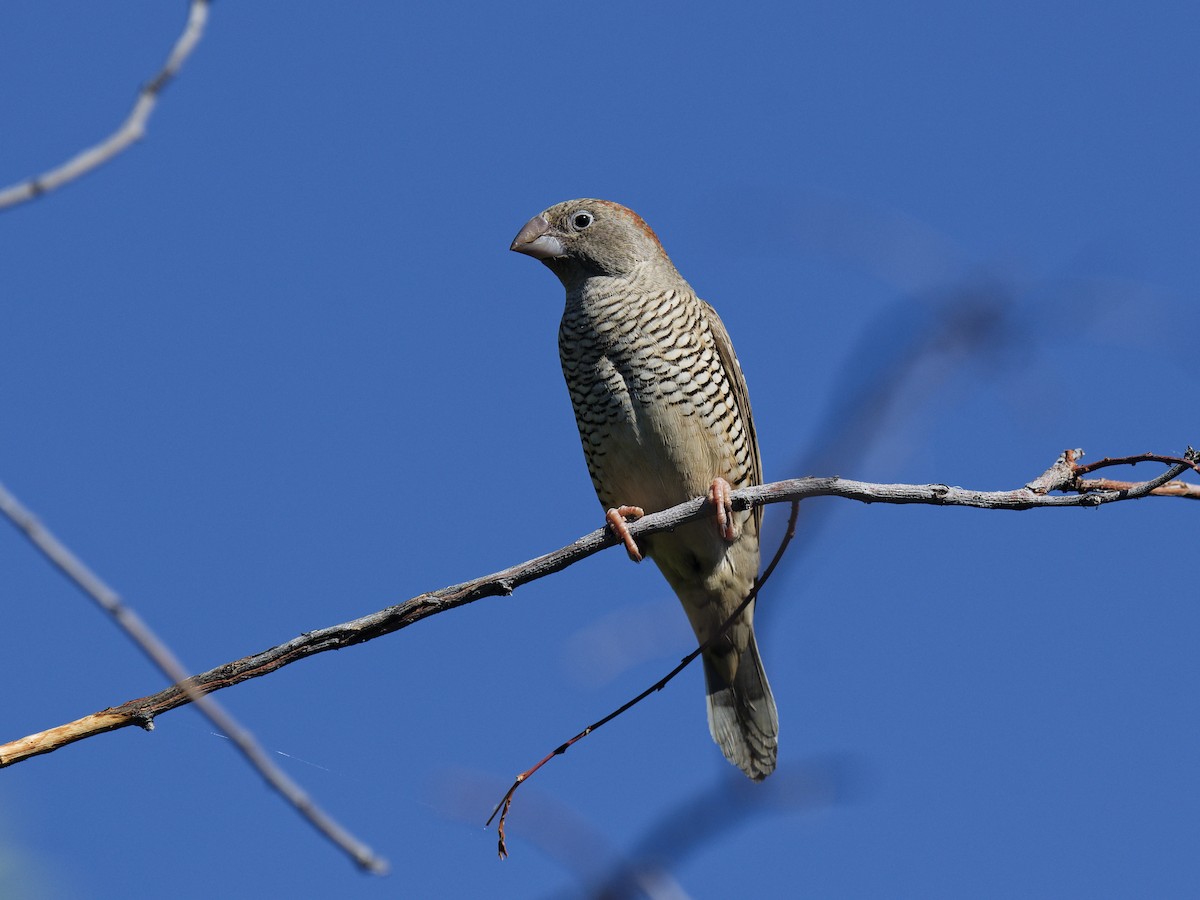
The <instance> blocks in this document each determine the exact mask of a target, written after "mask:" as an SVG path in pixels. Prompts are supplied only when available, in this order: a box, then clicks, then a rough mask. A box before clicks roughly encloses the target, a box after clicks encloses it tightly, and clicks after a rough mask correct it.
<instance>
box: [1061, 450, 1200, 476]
mask: <svg viewBox="0 0 1200 900" xmlns="http://www.w3.org/2000/svg"><path fill="white" fill-rule="evenodd" d="M1075 452H1077V453H1079V454H1081V455H1082V452H1083V451H1075ZM1140 462H1156V463H1163V464H1164V465H1168V466H1180V465H1182V466H1187V467H1188V468H1191V469H1194V470H1195V471H1197V472H1200V457H1198V456H1197V453H1196V451H1195V450H1193V449H1192V448H1191V447H1188V448H1187V450H1186V451H1184V454H1183V456H1163V455H1161V454H1158V453H1136V454H1134V455H1133V456H1106V457H1104V459H1098V460H1096V461H1095V462H1094V463H1088V464H1087V465H1082V466H1075V475H1076V476H1080V475H1087V474H1088V473H1090V472H1095V471H1096V470H1097V469H1105V468H1108V467H1109V466H1135V465H1137V464H1138V463H1140Z"/></svg>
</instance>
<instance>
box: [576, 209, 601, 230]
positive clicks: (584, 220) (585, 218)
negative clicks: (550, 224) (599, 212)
mask: <svg viewBox="0 0 1200 900" xmlns="http://www.w3.org/2000/svg"><path fill="white" fill-rule="evenodd" d="M594 221H596V217H595V216H593V215H592V214H591V213H590V212H587V211H586V210H584V211H581V212H577V213H575V215H573V216H571V227H572V228H574V229H575V230H576V231H583V229H585V228H587V227H588V226H589V225H591V224H592V223H593V222H594Z"/></svg>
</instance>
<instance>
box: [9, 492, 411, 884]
mask: <svg viewBox="0 0 1200 900" xmlns="http://www.w3.org/2000/svg"><path fill="white" fill-rule="evenodd" d="M0 513H3V514H4V515H5V516H6V517H7V518H8V520H9V521H10V522H12V523H13V524H14V525H15V526H16V527H17V528H18V529H20V530H21V531H22V532H24V534H25V536H26V537H27V538H29V540H30V542H31V543H32V544H33V545H34V546H35V547H36V548H37V549H38V550H40V551H41V552H42V554H43V555H44V556H45V557H46V558H47V559H48V560H49V561H50V562H51V563H53V564H54V566H56V567H57V568H58V570H59V571H60V572H62V573H63V574H64V575H66V576H67V578H69V579H70V580H71V581H72V582H74V583H75V585H76V586H77V587H78V588H79V589H80V590H81V591H83V592H84V593H85V594H87V595H88V596H89V597H91V599H92V600H94V601H95V602H96V604H97V605H98V606H99V607H100V608H101V609H103V610H104V611H105V612H106V613H108V614H109V615H110V616H111V617H112V618H113V620H114V621H115V622H116V624H117V626H118V627H120V628H121V630H122V631H124V632H125V633H126V634H127V635H128V636H129V637H130V639H131V640H133V642H134V643H135V644H137V646H138V648H139V649H140V650H141V651H142V652H143V653H145V654H146V656H148V657H149V658H150V660H151V662H153V663H154V664H155V665H156V666H158V668H159V670H161V671H162V673H163V674H164V675H166V676H167V677H168V678H169V679H171V681H173V682H175V683H176V686H177V688H178V689H179V690H180V691H181V696H183V697H184V698H185V699H186V701H187V702H191V703H195V704H196V706H197V707H198V708H199V709H200V711H201V712H202V713H203V714H204V715H205V716H207V717H208V720H209V721H210V722H212V724H213V726H214V727H216V728H218V729H220V730H221V732H223V733H224V734H225V736H226V737H228V738H229V739H230V741H232V742H233V745H234V746H235V747H236V748H237V749H238V750H239V751H240V752H241V754H242V756H244V757H245V758H246V761H247V762H249V763H250V765H251V766H253V767H254V768H255V770H257V772H258V774H259V775H261V776H262V777H263V779H264V780H265V781H266V782H267V784H268V785H269V786H270V787H272V788H273V789H274V790H275V791H276V792H278V793H279V794H280V795H281V796H282V797H283V798H284V799H285V800H286V801H287V802H288V803H290V804H291V805H292V806H293V807H294V808H295V809H296V811H297V812H298V813H300V815H302V816H304V818H306V819H308V821H309V822H310V823H311V824H312V825H313V827H315V828H316V829H317V830H318V831H319V832H320V833H321V834H323V835H324V836H325V837H326V838H328V839H329V840H330V841H332V842H333V843H334V844H335V845H336V846H337V847H338V848H339V849H341V850H342V851H343V852H344V853H346V854H347V855H348V856H350V858H351V859H353V860H354V862H355V863H356V864H357V865H358V866H359V867H361V868H363V869H366V870H367V871H369V872H374V873H375V874H377V875H382V874H384V873H385V872H386V871H387V861H386V860H384V859H382V858H380V857H378V856H376V855H375V854H374V852H372V850H371V849H370V848H369V847H367V846H366V845H365V844H363V843H362V842H361V841H359V840H357V839H356V838H355V837H354V836H353V835H352V834H350V832H348V831H346V829H345V828H343V827H342V826H341V825H339V824H338V823H337V822H336V821H334V820H333V819H332V818H331V817H330V816H329V815H328V814H327V813H325V812H324V811H323V810H322V809H321V808H320V807H318V806H317V805H316V804H315V803H314V802H313V801H312V799H311V798H310V797H309V796H308V794H306V793H305V792H304V790H303V789H302V788H301V787H300V785H298V784H296V782H294V781H293V780H292V779H291V778H289V777H288V776H287V774H285V773H284V771H283V770H282V769H280V768H279V767H278V766H276V765H275V764H274V763H273V762H272V761H271V758H270V757H269V756H268V755H267V753H266V751H265V750H263V748H262V746H261V745H260V744H259V743H258V741H257V740H256V739H255V738H254V736H253V735H252V734H251V733H250V732H249V731H247V730H246V729H245V728H243V727H242V726H241V725H240V724H239V723H238V721H237V720H236V719H234V717H233V716H232V715H230V714H229V713H228V712H226V710H225V709H224V708H223V707H222V706H220V705H219V704H218V703H217V701H215V700H213V699H212V698H211V697H206V696H204V693H205V692H204V691H202V690H200V689H198V688H197V687H195V686H194V685H193V684H191V683H190V682H189V679H188V672H187V669H185V668H184V667H183V664H182V663H181V662H180V661H179V660H178V659H177V658H176V656H175V654H174V653H172V652H171V650H170V649H169V648H168V647H167V646H166V644H164V643H163V642H162V641H161V640H160V639H159V638H158V636H157V635H156V634H155V633H154V631H153V630H152V629H151V628H150V626H149V625H147V624H146V623H145V622H143V621H142V618H141V616H139V615H138V614H137V613H136V612H134V611H133V610H132V609H131V608H130V607H129V606H127V605H126V604H125V603H124V602H123V601H122V600H121V598H120V597H118V596H117V594H116V592H115V591H114V590H113V589H112V588H110V587H109V586H108V585H107V584H105V583H104V581H102V580H101V579H100V578H99V576H97V575H96V574H95V573H94V572H92V571H91V570H90V569H89V568H88V567H87V566H86V565H85V564H84V563H83V561H82V560H80V559H79V558H78V557H77V556H75V554H73V553H72V552H71V551H70V550H69V549H67V547H66V546H64V545H63V543H62V542H61V541H59V540H58V538H56V537H55V536H54V535H53V534H51V533H50V531H49V529H47V528H46V527H45V526H44V525H42V523H41V522H39V521H38V520H37V518H35V517H34V515H33V514H32V513H31V512H29V510H27V509H26V508H25V507H24V506H23V505H22V504H21V502H20V501H19V500H17V498H16V497H14V496H13V495H12V494H10V493H9V492H8V490H7V489H6V488H5V487H4V485H3V484H0ZM88 718H89V719H94V720H95V721H94V722H91V723H89V727H91V728H96V727H97V726H98V727H99V730H100V731H111V730H112V729H113V728H120V727H122V725H123V724H124V725H128V724H130V723H129V722H121V721H120V717H119V716H113V715H111V714H105V713H101V714H99V715H98V716H89V717H88ZM81 721H83V720H81ZM79 724H80V723H78V722H71V723H69V724H67V725H63V726H61V727H59V728H53V729H51V730H50V731H49V732H44V733H43V734H42V735H35V736H34V737H33V738H26V739H25V741H23V742H22V741H18V742H17V743H18V744H21V743H24V744H26V745H27V748H28V749H35V748H36V747H37V746H39V745H41V744H45V743H51V744H56V745H57V746H62V745H63V744H68V743H71V742H72V741H76V740H78V739H79V738H80V737H86V736H87V734H78V733H77V732H78V729H79ZM139 724H140V725H141V726H142V727H143V728H145V729H147V730H150V729H152V728H153V727H154V723H153V721H152V720H151V719H148V718H143V719H142V721H141V722H139ZM92 733H96V732H94V731H93V732H92ZM35 752H44V751H36V749H35ZM0 758H3V757H0Z"/></svg>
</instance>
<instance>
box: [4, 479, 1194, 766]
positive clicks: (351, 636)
mask: <svg viewBox="0 0 1200 900" xmlns="http://www.w3.org/2000/svg"><path fill="white" fill-rule="evenodd" d="M1188 468H1190V464H1189V463H1187V462H1186V461H1185V462H1184V463H1180V464H1178V465H1175V466H1172V467H1171V468H1170V469H1169V470H1168V471H1167V472H1164V473H1163V474H1162V475H1161V476H1159V477H1158V478H1156V479H1153V480H1152V481H1149V482H1144V483H1142V484H1140V485H1137V486H1135V488H1134V489H1119V490H1104V491H1089V492H1087V493H1083V494H1078V495H1075V494H1069V495H1045V494H1039V493H1037V492H1035V491H1033V490H1031V489H1030V488H1028V487H1022V488H1018V489H1016V490H1012V491H972V490H967V489H965V488H960V487H950V486H948V485H944V484H925V485H916V484H870V483H867V482H862V481H850V480H847V479H843V478H837V477H825V478H797V479H793V480H790V481H779V482H775V483H773V484H765V485H759V486H756V487H751V488H742V489H741V490H738V491H734V492H733V494H732V495H731V496H732V500H733V504H734V508H735V509H739V510H743V509H749V508H750V507H752V506H761V505H763V504H766V503H780V502H784V501H788V502H790V501H793V500H803V499H805V498H808V497H843V498H846V499H849V500H857V501H859V502H861V503H892V504H924V505H933V506H966V507H974V508H978V509H1009V510H1024V509H1046V508H1051V507H1054V508H1059V507H1093V506H1099V505H1102V504H1106V503H1114V502H1119V501H1123V500H1132V499H1136V498H1138V497H1142V496H1145V495H1146V494H1147V493H1149V492H1150V491H1153V490H1154V489H1156V488H1159V487H1161V486H1163V485H1165V484H1167V483H1168V482H1170V481H1172V480H1173V479H1175V478H1177V477H1178V476H1179V475H1180V474H1182V473H1183V472H1184V471H1185V470H1186V469H1188ZM1072 489H1073V488H1072ZM706 504H707V501H706V500H705V499H704V498H700V497H698V498H696V499H694V500H689V501H688V502H687V503H681V504H680V505H679V506H674V507H672V508H670V509H666V510H663V511H661V512H656V513H650V514H648V515H646V516H644V517H643V518H641V519H639V520H638V521H636V522H632V523H630V525H629V533H630V534H631V535H633V536H634V538H638V537H642V536H645V535H649V534H655V533H657V532H660V531H669V530H671V529H673V528H678V527H679V526H680V525H683V524H686V523H687V522H691V521H694V520H696V519H699V518H701V517H702V516H703V515H705V508H706ZM617 543H618V541H617V539H616V538H615V537H614V536H613V534H612V532H611V531H609V530H608V529H607V528H600V529H597V530H596V531H593V532H592V533H591V534H588V535H585V536H584V537H582V538H580V539H579V540H577V541H575V542H574V543H572V544H569V545H568V546H566V547H563V548H561V549H559V550H556V551H554V552H553V553H547V554H545V555H544V556H539V557H537V558H536V559H532V560H529V561H528V562H525V563H521V564H520V565H516V566H512V567H511V568H508V569H504V570H503V571H500V572H495V573H493V574H491V575H485V576H484V577H482V578H476V579H474V580H472V581H467V582H463V583H462V584H456V585H451V586H449V587H444V588H441V589H439V590H436V591H431V592H429V593H426V594H421V595H419V596H417V597H413V598H412V599H411V600H407V601H405V602H404V603H400V604H398V605H396V606H390V607H388V608H386V609H382V610H379V611H378V612H375V613H371V614H370V615H367V616H363V617H361V618H358V619H353V620H351V621H349V622H343V623H341V624H339V625H332V626H329V627H327V628H322V629H319V630H316V631H311V632H306V633H304V634H302V635H300V636H298V637H295V638H293V639H292V640H290V641H287V642H286V643H283V644H279V645H278V646H275V647H271V648H270V649H268V650H264V651H262V652H260V653H255V654H253V655H251V656H246V657H243V658H242V659H238V660H234V661H232V662H228V663H225V664H224V665H221V666H217V667H216V668H215V669H210V670H209V671H207V672H204V673H201V674H199V675H196V676H194V677H192V678H190V679H188V680H187V682H186V684H187V685H188V687H190V688H193V689H195V690H196V691H197V692H199V693H203V694H208V693H211V692H213V691H218V690H221V689H222V688H226V687H231V686H232V685H235V684H239V683H241V682H243V681H247V680H249V679H251V678H257V677H259V676H261V675H267V674H270V673H271V672H274V671H276V670H277V669H280V668H282V667H283V666H286V665H290V664H291V663H294V662H296V661H298V660H301V659H305V658H307V657H309V656H313V655H315V654H318V653H324V652H325V651H327V650H340V649H343V648H345V647H351V646H353V645H355V644H361V643H363V642H364V641H369V640H373V639H375V638H377V637H382V636H383V635H385V634H391V633H392V632H394V631H399V630H400V629H402V628H406V627H408V626H409V625H412V624H414V623H415V622H419V621H421V620H422V619H424V618H426V617H427V616H431V615H436V614H437V613H441V612H445V611H446V610H449V609H455V608H457V607H460V606H465V605H466V604H468V603H473V602H474V601H476V600H480V599H482V598H484V597H496V596H508V595H509V594H511V593H512V592H513V591H514V590H516V589H517V588H518V587H520V586H521V585H523V584H528V583H529V582H531V581H534V580H536V579H538V578H543V577H545V576H547V575H551V574H553V573H555V572H559V571H561V570H562V569H565V568H566V567H567V566H570V565H573V564H574V563H576V562H579V561H580V560H581V559H584V558H585V557H588V556H591V555H593V554H595V553H598V552H600V551H601V550H603V549H605V548H606V547H612V546H616V544H617ZM188 702H190V698H189V695H188V694H187V692H186V690H185V689H184V688H182V687H181V686H180V685H178V684H176V685H172V686H171V687H169V688H167V689H166V690H163V691H160V692H159V693H157V694H152V695H150V696H147V697H141V698H139V699H136V700H130V701H128V702H126V703H123V704H121V705H120V706H117V707H110V708H109V709H106V710H101V711H100V712H98V713H93V714H92V715H89V716H85V717H83V718H82V719H77V720H75V721H74V722H68V723H66V724H65V725H60V726H57V727H55V728H51V729H49V730H46V731H41V732H38V733H37V734H33V735H30V736H28V737H25V738H20V739H18V740H15V741H11V742H10V743H7V744H3V745H0V767H3V766H10V765H13V764H15V763H18V762H21V761H22V760H25V759H28V758H29V757H31V756H37V755H40V754H44V753H51V752H53V751H55V750H58V749H59V748H61V747H64V746H66V745H67V744H70V743H74V742H75V741H79V740H83V739H84V738H89V737H93V736H94V735H97V734H102V733H104V732H108V731H115V730H117V729H120V728H126V727H129V726H130V725H137V726H139V727H143V728H145V727H147V726H148V725H149V723H151V722H153V721H154V718H155V717H156V716H158V715H161V714H162V713H164V712H168V711H169V710H172V709H175V708H177V707H179V706H183V705H184V704H186V703H188Z"/></svg>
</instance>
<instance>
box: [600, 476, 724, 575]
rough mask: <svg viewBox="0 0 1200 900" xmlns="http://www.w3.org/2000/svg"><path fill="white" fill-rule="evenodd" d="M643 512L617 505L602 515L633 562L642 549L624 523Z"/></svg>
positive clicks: (643, 511) (634, 519)
mask: <svg viewBox="0 0 1200 900" xmlns="http://www.w3.org/2000/svg"><path fill="white" fill-rule="evenodd" d="M726 487H728V485H726ZM645 514H646V512H645V510H643V509H642V508H641V507H640V506H618V507H615V508H613V509H610V510H609V511H608V512H607V513H606V514H605V516H604V518H605V519H606V520H607V521H608V527H609V528H611V529H612V533H613V534H615V535H616V536H617V537H618V538H620V539H621V543H623V544H624V545H625V552H626V553H628V554H629V558H630V559H632V560H633V561H634V562H641V561H642V551H641V550H639V549H638V545H637V542H636V541H635V540H634V539H633V535H632V534H630V533H629V526H628V525H627V524H626V523H627V522H636V521H637V520H638V519H640V518H641V517H642V516H644V515H645Z"/></svg>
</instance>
